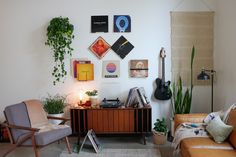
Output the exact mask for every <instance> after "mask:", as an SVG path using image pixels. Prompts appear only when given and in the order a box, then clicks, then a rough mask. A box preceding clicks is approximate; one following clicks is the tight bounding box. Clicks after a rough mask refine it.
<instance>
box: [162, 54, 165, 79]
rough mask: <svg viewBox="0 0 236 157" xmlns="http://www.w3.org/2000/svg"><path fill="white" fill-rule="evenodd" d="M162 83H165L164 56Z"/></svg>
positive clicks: (163, 59) (163, 60) (163, 61)
mask: <svg viewBox="0 0 236 157" xmlns="http://www.w3.org/2000/svg"><path fill="white" fill-rule="evenodd" d="M162 84H165V58H162Z"/></svg>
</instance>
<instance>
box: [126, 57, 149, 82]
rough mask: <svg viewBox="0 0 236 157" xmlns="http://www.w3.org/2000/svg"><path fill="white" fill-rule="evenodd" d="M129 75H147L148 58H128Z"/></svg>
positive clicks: (140, 76) (138, 76)
mask: <svg viewBox="0 0 236 157" xmlns="http://www.w3.org/2000/svg"><path fill="white" fill-rule="evenodd" d="M130 77H137V78H142V77H148V60H147V59H143V60H130Z"/></svg>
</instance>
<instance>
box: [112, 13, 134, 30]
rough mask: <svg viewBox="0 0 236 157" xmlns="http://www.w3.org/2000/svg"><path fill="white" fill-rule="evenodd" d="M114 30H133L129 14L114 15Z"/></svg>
mask: <svg viewBox="0 0 236 157" xmlns="http://www.w3.org/2000/svg"><path fill="white" fill-rule="evenodd" d="M114 32H131V18H130V16H129V15H114Z"/></svg>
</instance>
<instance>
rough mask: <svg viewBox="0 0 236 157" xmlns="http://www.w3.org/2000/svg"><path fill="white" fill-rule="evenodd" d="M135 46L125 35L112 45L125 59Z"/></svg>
mask: <svg viewBox="0 0 236 157" xmlns="http://www.w3.org/2000/svg"><path fill="white" fill-rule="evenodd" d="M133 48H134V46H133V45H132V44H131V43H130V42H129V41H128V40H127V39H126V38H125V37H124V36H121V37H120V38H119V39H118V40H117V41H116V42H115V43H114V44H113V45H112V47H111V49H112V50H113V51H114V52H115V53H116V54H117V55H119V56H120V58H122V59H124V58H125V57H126V55H128V54H129V53H130V51H131V50H132V49H133Z"/></svg>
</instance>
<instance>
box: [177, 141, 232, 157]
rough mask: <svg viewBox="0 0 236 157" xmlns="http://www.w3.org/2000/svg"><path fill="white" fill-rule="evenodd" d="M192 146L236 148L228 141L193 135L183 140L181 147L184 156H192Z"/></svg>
mask: <svg viewBox="0 0 236 157" xmlns="http://www.w3.org/2000/svg"><path fill="white" fill-rule="evenodd" d="M191 148H201V149H208V148H210V149H226V150H233V149H234V148H233V147H232V146H231V145H230V144H229V143H228V142H223V143H216V142H214V141H213V140H212V139H210V138H208V137H192V138H186V139H183V140H182V141H181V145H180V149H181V155H182V157H190V152H189V151H190V150H191Z"/></svg>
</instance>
